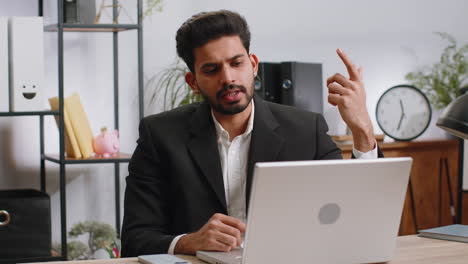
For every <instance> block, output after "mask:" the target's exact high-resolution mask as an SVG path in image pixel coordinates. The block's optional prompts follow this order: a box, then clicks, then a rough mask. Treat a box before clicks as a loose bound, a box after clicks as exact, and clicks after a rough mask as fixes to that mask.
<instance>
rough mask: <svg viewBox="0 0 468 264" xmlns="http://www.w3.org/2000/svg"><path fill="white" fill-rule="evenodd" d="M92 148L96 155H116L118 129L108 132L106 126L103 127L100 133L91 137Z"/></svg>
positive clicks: (118, 147)
mask: <svg viewBox="0 0 468 264" xmlns="http://www.w3.org/2000/svg"><path fill="white" fill-rule="evenodd" d="M93 148H94V152H95V153H96V156H97V157H104V158H108V157H111V156H116V155H117V153H118V152H119V149H120V143H119V131H117V130H114V131H112V132H108V131H107V128H105V127H103V128H102V129H101V134H99V135H98V136H96V137H95V138H94V139H93Z"/></svg>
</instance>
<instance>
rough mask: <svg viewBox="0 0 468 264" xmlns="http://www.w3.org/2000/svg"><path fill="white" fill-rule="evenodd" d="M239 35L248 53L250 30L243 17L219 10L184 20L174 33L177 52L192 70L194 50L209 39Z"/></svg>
mask: <svg viewBox="0 0 468 264" xmlns="http://www.w3.org/2000/svg"><path fill="white" fill-rule="evenodd" d="M224 36H239V37H240V39H241V41H242V44H243V45H244V48H245V50H246V51H247V53H249V47H250V31H249V26H248V25H247V22H246V21H245V19H244V18H243V17H242V16H241V15H239V14H238V13H236V12H232V11H228V10H219V11H213V12H201V13H198V14H196V15H194V16H192V17H191V18H189V19H188V20H187V21H185V22H184V23H183V24H182V26H180V28H179V30H177V34H176V43H177V44H176V47H177V54H178V55H179V57H181V58H182V59H183V60H184V61H185V63H186V64H187V66H188V67H189V69H190V70H191V71H192V72H195V71H194V62H195V56H194V50H195V48H198V47H201V46H203V45H205V44H206V43H208V42H209V41H211V40H215V39H219V38H221V37H224Z"/></svg>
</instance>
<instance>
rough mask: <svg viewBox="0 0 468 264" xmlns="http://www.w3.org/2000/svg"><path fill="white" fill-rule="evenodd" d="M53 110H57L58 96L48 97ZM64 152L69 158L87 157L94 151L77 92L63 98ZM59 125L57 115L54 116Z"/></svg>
mask: <svg viewBox="0 0 468 264" xmlns="http://www.w3.org/2000/svg"><path fill="white" fill-rule="evenodd" d="M49 104H50V107H51V109H52V110H53V111H58V110H59V99H58V97H52V98H49ZM63 105H64V113H63V114H64V117H63V118H64V123H65V152H66V154H67V157H70V158H88V157H91V156H92V155H93V153H94V150H93V132H92V130H91V127H90V125H89V121H88V117H87V116H86V113H85V111H84V108H83V105H82V104H81V101H80V96H79V95H78V94H77V93H74V94H72V95H71V96H69V97H67V98H65V99H64V102H63ZM55 120H56V121H57V125H59V119H58V116H56V117H55Z"/></svg>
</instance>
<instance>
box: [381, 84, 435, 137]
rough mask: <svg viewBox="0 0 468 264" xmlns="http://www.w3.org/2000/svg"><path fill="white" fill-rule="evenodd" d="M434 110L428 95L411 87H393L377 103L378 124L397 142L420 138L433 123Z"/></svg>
mask: <svg viewBox="0 0 468 264" xmlns="http://www.w3.org/2000/svg"><path fill="white" fill-rule="evenodd" d="M431 116H432V110H431V105H430V103H429V100H428V99H427V97H426V95H425V94H424V93H423V92H422V91H421V90H419V89H418V88H416V87H414V86H411V85H397V86H394V87H391V88H390V89H388V90H387V91H385V92H384V94H383V95H382V96H381V97H380V99H379V101H378V102H377V108H376V117H377V123H378V124H379V127H380V128H381V129H382V131H383V132H384V133H385V134H386V135H387V136H389V137H391V138H393V139H395V140H401V141H409V140H413V139H415V138H417V137H419V136H420V135H421V134H422V133H424V131H426V129H427V127H428V126H429V124H430V123H431Z"/></svg>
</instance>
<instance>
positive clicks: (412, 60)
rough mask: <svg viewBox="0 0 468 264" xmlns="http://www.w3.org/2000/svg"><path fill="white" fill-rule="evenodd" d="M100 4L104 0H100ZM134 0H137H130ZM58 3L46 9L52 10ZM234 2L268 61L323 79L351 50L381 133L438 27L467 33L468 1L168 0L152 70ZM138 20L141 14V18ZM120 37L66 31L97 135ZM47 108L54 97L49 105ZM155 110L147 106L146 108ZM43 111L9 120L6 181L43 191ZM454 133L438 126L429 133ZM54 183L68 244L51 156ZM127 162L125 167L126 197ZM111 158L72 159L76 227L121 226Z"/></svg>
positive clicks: (124, 68) (49, 43)
mask: <svg viewBox="0 0 468 264" xmlns="http://www.w3.org/2000/svg"><path fill="white" fill-rule="evenodd" d="M98 2H99V1H98ZM122 2H123V3H124V4H125V5H126V6H131V3H132V0H126V1H122ZM31 3H36V1H33V0H23V1H7V0H0V16H1V15H3V16H11V15H35V14H36V9H35V8H36V6H34V5H31ZM54 7H55V4H51V5H50V8H49V7H48V8H47V10H45V12H46V14H51V10H50V9H51V8H54ZM221 8H225V9H232V10H236V11H239V12H240V13H241V14H242V15H244V16H245V18H246V19H247V21H248V22H249V24H250V28H251V31H252V44H251V51H252V52H253V53H256V54H257V55H258V56H259V57H260V59H261V60H265V61H281V60H297V61H303V62H320V63H323V72H324V80H325V79H326V78H327V77H328V76H329V75H331V74H333V73H335V72H341V73H345V68H344V66H343V65H342V64H341V62H340V60H339V58H338V57H337V56H336V54H335V49H336V48H338V47H339V48H342V49H344V50H345V51H346V52H347V53H349V55H350V56H351V58H352V59H353V60H354V62H355V63H356V64H358V65H362V66H363V67H364V77H365V83H366V87H367V94H368V108H369V112H370V114H371V117H372V119H373V121H374V127H375V130H376V132H377V133H380V130H379V128H378V126H377V124H376V123H375V116H374V111H375V105H376V103H377V100H378V97H379V96H380V95H381V94H382V93H383V92H384V91H385V90H386V89H387V88H389V87H391V86H393V85H397V84H401V83H405V80H404V75H405V74H406V73H407V72H409V71H412V70H415V69H416V68H417V67H419V66H422V65H426V64H431V63H434V62H436V61H437V60H438V56H439V54H440V53H441V49H442V48H443V47H444V46H445V43H444V42H442V41H441V40H440V39H439V38H438V37H437V36H435V35H434V34H432V32H433V31H444V32H448V33H450V34H452V35H453V36H454V37H456V38H457V39H458V40H459V42H460V43H466V42H467V41H468V34H466V14H467V13H468V5H467V4H466V1H465V0H451V1H437V0H426V1H423V0H413V1H403V0H394V1H378V0H357V1H337V0H335V1H317V0H313V1H299V0H289V1H271V0H258V1H247V0H238V1H227V0H222V1H220V0H200V1H190V0H178V1H176V0H173V1H169V0H167V1H165V6H164V11H163V12H162V13H156V14H154V15H153V17H150V18H146V19H145V21H144V67H145V75H146V76H150V75H152V74H154V73H155V72H158V71H159V70H161V69H162V68H163V67H164V66H167V65H168V64H170V63H172V62H173V60H174V58H175V57H176V53H175V40H174V37H175V32H176V30H177V28H178V27H179V26H180V25H181V24H182V22H183V21H185V20H186V19H187V18H188V17H189V16H191V15H192V14H194V13H196V12H199V11H205V10H217V9H221ZM134 19H135V18H134ZM119 36H120V48H121V52H120V56H121V57H120V68H121V79H120V81H121V83H120V85H121V97H120V106H121V112H120V113H121V118H120V122H121V125H120V126H121V129H120V135H121V145H122V150H123V151H125V152H130V153H131V152H132V151H133V149H134V148H135V140H136V139H137V136H138V135H137V126H138V112H137V109H138V108H137V94H136V80H137V79H136V78H137V71H136V56H137V54H136V32H124V33H121V34H120V35H119ZM111 47H112V37H111V34H92V33H82V34H80V33H67V34H66V35H65V87H66V88H65V93H66V95H69V94H70V93H71V92H74V91H79V93H80V95H81V97H82V101H83V104H84V107H85V109H86V112H87V113H88V116H89V119H90V123H91V127H92V129H93V132H94V133H95V134H97V133H98V132H99V130H100V127H101V126H103V125H107V126H108V127H112V126H113V118H112V103H111V102H112V99H111V98H112V56H111V55H112V49H111ZM45 49H46V50H45V57H46V64H47V65H46V69H47V72H46V81H47V84H48V87H50V88H49V90H48V91H47V94H48V96H54V95H56V94H57V55H56V51H57V39H56V35H55V33H46V43H45ZM44 105H45V106H47V104H46V103H44ZM147 114H148V113H147ZM325 117H326V119H327V121H328V122H329V126H330V133H331V134H342V133H344V132H345V126H344V124H343V123H342V121H340V118H339V115H338V113H337V111H336V109H335V108H333V107H331V106H329V105H327V106H326V107H325ZM38 124H39V121H38V118H37V117H15V118H6V117H2V118H0V144H1V149H2V151H1V152H0V188H2V189H3V188H26V187H30V188H38V185H39V173H38V167H39V140H38V135H39V133H38ZM46 135H47V136H46V143H47V145H46V152H52V153H54V152H55V153H56V152H57V151H58V143H57V138H58V133H57V128H56V124H55V122H54V120H53V119H52V118H47V120H46ZM440 137H445V134H444V133H443V132H441V130H440V129H438V128H436V127H435V126H434V125H433V124H431V128H430V129H429V130H428V131H427V132H426V133H425V134H424V135H423V137H422V138H426V139H427V138H440ZM46 165H47V171H48V174H47V181H48V184H47V190H48V192H49V194H50V195H51V197H52V203H53V240H54V242H59V240H60V239H59V238H60V229H59V224H60V221H59V219H60V218H59V203H58V197H59V196H58V195H59V193H58V168H57V166H56V165H54V164H51V163H47V164H46ZM126 174H127V164H123V165H121V178H120V181H121V183H122V185H121V186H122V189H121V193H122V199H123V191H124V178H125V176H126ZM113 186H114V182H113V166H112V165H89V166H79V165H73V166H71V165H68V166H67V197H68V200H67V206H68V209H69V210H68V225H69V227H70V226H71V225H72V224H74V223H77V222H79V221H83V220H99V221H105V222H108V223H110V224H113V223H114V201H113V199H114V192H113Z"/></svg>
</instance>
